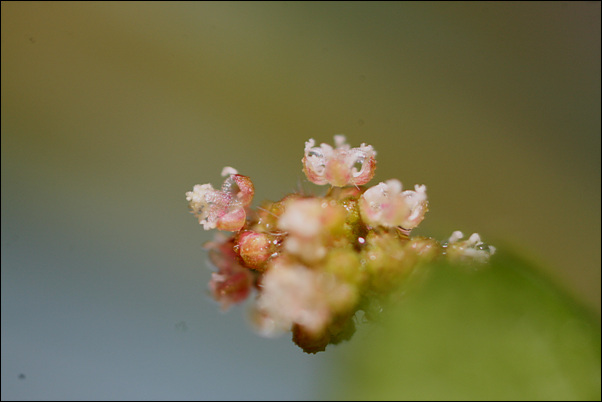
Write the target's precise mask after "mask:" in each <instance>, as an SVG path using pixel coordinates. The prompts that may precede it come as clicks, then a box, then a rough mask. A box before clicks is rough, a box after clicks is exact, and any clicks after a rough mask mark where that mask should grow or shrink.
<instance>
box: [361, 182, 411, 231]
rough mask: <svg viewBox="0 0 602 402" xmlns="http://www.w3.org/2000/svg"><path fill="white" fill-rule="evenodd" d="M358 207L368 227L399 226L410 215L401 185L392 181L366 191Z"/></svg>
mask: <svg viewBox="0 0 602 402" xmlns="http://www.w3.org/2000/svg"><path fill="white" fill-rule="evenodd" d="M359 206H360V215H361V217H362V219H363V220H364V222H365V223H366V224H367V225H369V226H385V227H396V226H401V224H402V223H403V222H404V221H405V220H406V219H407V217H408V216H409V215H410V209H409V207H408V205H407V203H406V202H405V198H404V197H403V196H402V194H401V183H400V182H399V181H398V180H394V179H393V180H388V181H387V182H386V183H379V184H378V185H376V186H374V187H371V188H369V189H368V190H366V192H364V194H362V196H361V198H360V203H359Z"/></svg>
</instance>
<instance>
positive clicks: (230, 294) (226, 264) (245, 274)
mask: <svg viewBox="0 0 602 402" xmlns="http://www.w3.org/2000/svg"><path fill="white" fill-rule="evenodd" d="M205 248H207V249H208V250H209V258H210V260H211V262H212V263H213V264H214V265H215V267H216V268H217V270H218V271H217V272H213V273H212V274H211V280H210V281H209V290H210V291H211V295H212V296H213V298H214V299H215V300H216V301H218V302H219V303H220V304H221V305H222V310H228V309H229V308H230V306H231V305H232V304H237V303H241V302H243V301H244V300H245V299H246V298H247V297H248V296H249V294H250V292H251V289H252V287H253V281H254V279H253V274H252V273H251V271H250V270H249V269H247V268H245V267H243V266H241V265H240V264H239V262H238V259H237V256H236V253H235V252H234V248H233V241H232V239H228V240H224V239H223V238H216V240H215V241H213V242H209V243H207V244H206V245H205Z"/></svg>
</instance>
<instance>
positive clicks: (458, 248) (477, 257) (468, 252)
mask: <svg viewBox="0 0 602 402" xmlns="http://www.w3.org/2000/svg"><path fill="white" fill-rule="evenodd" d="M463 237H464V234H463V233H462V232H460V231H459V230H456V231H455V232H453V233H452V235H451V236H450V237H449V239H448V241H447V243H446V244H444V247H445V249H446V251H445V253H446V255H447V257H448V258H449V259H451V260H460V261H468V262H470V261H472V262H477V263H485V262H487V261H489V257H491V256H492V255H493V254H495V247H493V246H489V245H487V244H485V243H483V241H481V236H479V234H478V233H473V234H472V235H470V237H469V238H468V239H467V240H462V238H463Z"/></svg>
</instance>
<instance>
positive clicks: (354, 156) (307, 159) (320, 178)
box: [302, 135, 376, 187]
mask: <svg viewBox="0 0 602 402" xmlns="http://www.w3.org/2000/svg"><path fill="white" fill-rule="evenodd" d="M334 141H335V145H336V148H333V147H331V146H330V145H328V144H321V145H320V146H319V147H316V146H315V144H316V142H315V141H314V139H313V138H311V139H310V140H309V141H307V142H306V143H305V156H304V157H303V160H302V162H303V172H305V175H306V176H307V178H308V179H309V181H311V182H312V183H315V184H319V185H323V184H330V185H332V186H334V187H343V186H347V185H353V186H361V185H363V184H366V183H368V182H369V181H370V180H371V179H372V177H373V176H374V170H375V168H376V159H375V156H376V151H374V149H373V148H372V146H371V145H366V144H362V145H361V146H360V147H358V148H351V147H350V146H349V144H346V139H345V136H343V135H335V136H334Z"/></svg>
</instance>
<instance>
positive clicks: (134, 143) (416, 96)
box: [1, 2, 601, 400]
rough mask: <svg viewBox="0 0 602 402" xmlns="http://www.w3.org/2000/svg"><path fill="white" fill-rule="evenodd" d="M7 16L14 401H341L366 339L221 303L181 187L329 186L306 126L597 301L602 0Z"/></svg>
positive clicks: (5, 209) (11, 7)
mask: <svg viewBox="0 0 602 402" xmlns="http://www.w3.org/2000/svg"><path fill="white" fill-rule="evenodd" d="M1 7H2V10H1V11H2V13H1V16H2V28H1V29H2V32H1V33H2V37H1V41H2V89H1V93H2V99H1V100H2V106H1V107H2V181H1V186H2V204H1V208H2V278H1V279H2V289H1V290H2V295H1V297H2V299H1V302H2V323H1V324H2V325H1V331H2V358H1V359H2V373H1V380H2V391H1V392H2V399H3V400H4V399H76V400H77V399H80V398H81V399H128V398H129V399H143V398H146V399H151V398H152V399H307V398H315V397H319V396H320V395H323V394H322V393H321V392H322V391H323V390H324V389H326V387H327V386H328V379H329V375H330V373H332V371H331V370H337V369H338V366H337V365H336V363H337V357H340V356H341V355H343V354H344V353H345V350H346V345H341V346H338V347H335V348H329V351H328V352H327V353H322V354H319V355H317V356H308V355H305V354H303V353H302V352H301V351H300V349H298V348H296V347H295V346H294V345H293V344H292V343H291V342H290V340H289V339H288V337H284V338H280V339H277V340H267V339H263V338H260V337H258V336H256V335H254V334H253V333H252V332H251V331H250V330H249V329H248V325H247V323H246V321H245V319H244V308H238V309H234V310H233V311H231V312H230V313H228V314H227V315H223V314H221V313H220V312H219V310H218V307H217V306H216V305H215V304H214V303H212V302H211V301H210V300H209V299H208V297H207V295H206V283H207V281H208V280H209V275H210V271H209V269H208V268H207V267H206V264H205V262H206V261H205V260H206V255H205V253H204V251H203V250H202V249H201V245H202V244H203V243H204V242H205V241H207V240H209V239H210V238H211V236H212V234H211V233H206V232H203V231H202V230H201V227H200V226H199V225H198V223H196V222H195V220H194V218H193V217H191V216H190V215H189V214H188V213H187V209H186V202H185V200H184V192H185V191H187V190H189V189H191V188H192V186H193V185H194V184H197V183H205V182H212V183H213V184H214V185H219V184H220V182H221V178H220V177H219V173H220V171H221V169H222V167H223V166H225V165H231V166H235V167H236V168H237V169H238V170H239V171H240V172H241V173H243V174H246V175H249V176H251V177H252V179H253V181H254V183H255V186H256V202H259V201H261V200H263V199H278V198H280V197H281V196H282V195H284V194H285V193H286V192H289V191H292V190H294V189H295V188H297V186H298V183H299V182H301V185H303V186H304V187H306V188H309V189H314V190H317V191H319V189H317V188H315V187H313V186H312V185H309V184H307V183H303V177H302V173H301V170H300V168H301V165H300V160H301V157H302V152H303V144H304V141H305V140H307V139H308V138H310V137H314V138H315V139H316V140H317V141H318V142H326V141H328V142H331V141H332V135H333V134H341V133H342V134H346V135H347V137H348V139H349V141H350V143H351V144H352V145H354V146H357V145H358V144H359V143H360V142H367V143H369V144H372V145H373V146H374V147H375V148H376V150H377V152H378V169H377V176H376V179H375V180H374V182H373V183H374V184H375V183H377V181H378V180H386V179H389V178H392V177H396V178H399V179H400V180H401V181H402V182H403V183H404V184H405V186H406V187H410V186H413V184H415V183H425V184H427V186H428V190H429V197H430V200H431V210H430V212H429V214H428V215H427V219H426V220H425V222H424V223H423V224H422V226H421V228H420V229H419V232H420V233H421V234H425V235H433V236H436V237H438V238H440V239H443V238H445V237H446V236H449V234H450V233H451V232H452V231H453V230H456V229H461V230H463V231H465V232H466V233H472V232H473V231H478V232H480V233H481V234H482V235H483V237H484V238H485V239H486V240H491V241H492V242H494V243H496V244H507V245H508V246H510V247H514V248H516V249H518V250H520V251H522V252H523V253H525V254H526V255H527V256H529V257H530V258H532V259H534V260H535V261H538V262H540V263H541V264H542V265H543V266H544V267H547V269H548V271H549V275H551V276H552V277H553V278H555V279H556V281H557V282H558V283H560V284H561V286H563V287H565V288H566V289H567V290H568V291H569V292H572V293H573V294H574V295H575V296H576V297H577V298H579V299H580V300H581V301H582V302H583V303H584V304H586V305H589V306H590V307H591V308H592V309H593V310H596V311H598V312H599V311H600V240H601V239H600V130H601V128H600V107H601V105H600V56H601V55H600V3H599V2H554V3H524V4H523V3H521V4H518V3H513V4H510V3H451V4H449V3H426V4H423V3H377V2H370V3H339V2H337V3H308V4H306V3H247V2H245V3H221V2H220V3H168V4H167V3H71V2H69V3H56V2H44V3H28V2H19V3H16V2H15V3H12V2H2V6H1Z"/></svg>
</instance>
